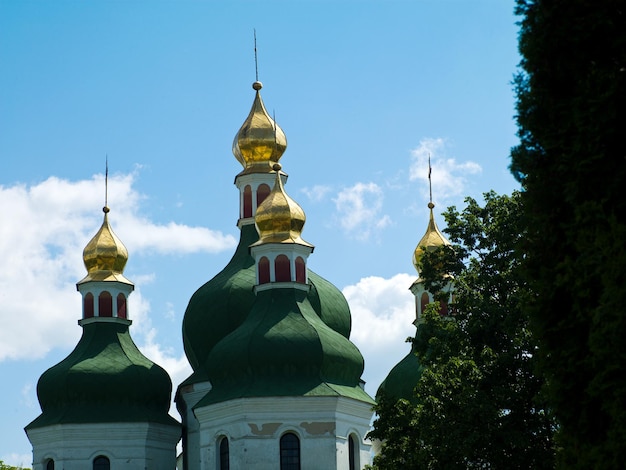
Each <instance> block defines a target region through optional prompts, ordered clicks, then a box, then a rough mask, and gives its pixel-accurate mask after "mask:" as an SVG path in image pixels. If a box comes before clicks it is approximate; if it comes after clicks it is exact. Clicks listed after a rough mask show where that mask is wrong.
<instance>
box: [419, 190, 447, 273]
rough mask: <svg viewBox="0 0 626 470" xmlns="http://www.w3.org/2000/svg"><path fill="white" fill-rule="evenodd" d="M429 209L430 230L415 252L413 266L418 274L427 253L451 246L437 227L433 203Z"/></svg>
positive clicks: (430, 203) (429, 204) (427, 230)
mask: <svg viewBox="0 0 626 470" xmlns="http://www.w3.org/2000/svg"><path fill="white" fill-rule="evenodd" d="M428 208H429V209H430V220H429V221H428V228H427V229H426V233H425V234H424V236H423V237H422V239H421V240H420V241H419V243H418V244H417V246H416V247H415V251H414V252H413V266H415V269H416V270H417V273H418V274H419V272H420V270H419V262H420V260H421V259H422V256H423V255H424V252H425V251H433V250H435V249H436V248H438V247H440V246H444V245H451V243H450V242H449V241H448V239H447V238H446V237H445V235H444V234H443V233H441V231H440V230H439V227H437V224H436V222H435V216H434V215H433V209H434V208H435V205H434V204H433V203H432V202H429V203H428Z"/></svg>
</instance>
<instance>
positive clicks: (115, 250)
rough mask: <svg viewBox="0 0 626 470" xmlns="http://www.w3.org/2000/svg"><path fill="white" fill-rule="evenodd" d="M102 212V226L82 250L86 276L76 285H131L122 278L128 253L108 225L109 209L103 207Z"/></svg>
mask: <svg viewBox="0 0 626 470" xmlns="http://www.w3.org/2000/svg"><path fill="white" fill-rule="evenodd" d="M102 212H104V221H103V222H102V226H101V227H100V230H98V233H96V234H95V235H94V237H93V238H92V239H91V240H90V241H89V243H87V246H86V247H85V249H84V250H83V262H84V263H85V268H87V276H86V277H85V278H83V279H82V280H81V281H79V282H78V284H83V283H85V282H88V281H118V282H123V283H126V284H132V283H131V282H130V281H129V280H128V279H126V278H125V277H124V267H125V266H126V262H127V261H128V251H127V250H126V247H125V246H124V244H123V243H122V242H121V240H120V239H119V238H118V237H117V235H115V233H113V230H112V229H111V226H110V225H109V219H108V213H109V208H108V207H107V206H104V207H103V208H102Z"/></svg>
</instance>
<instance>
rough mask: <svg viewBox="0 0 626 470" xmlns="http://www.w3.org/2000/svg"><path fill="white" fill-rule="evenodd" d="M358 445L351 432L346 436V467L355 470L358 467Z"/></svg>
mask: <svg viewBox="0 0 626 470" xmlns="http://www.w3.org/2000/svg"><path fill="white" fill-rule="evenodd" d="M358 452H359V446H358V445H357V440H356V438H355V437H354V434H352V435H351V436H350V437H349V438H348V468H349V469H350V470H356V469H357V468H359V454H358Z"/></svg>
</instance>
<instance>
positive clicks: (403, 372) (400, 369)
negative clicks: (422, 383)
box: [376, 348, 424, 404]
mask: <svg viewBox="0 0 626 470" xmlns="http://www.w3.org/2000/svg"><path fill="white" fill-rule="evenodd" d="M423 370H424V367H423V366H422V365H421V364H420V361H419V359H418V358H417V355H416V354H415V351H414V350H413V348H411V351H410V352H409V354H407V355H406V356H405V357H404V358H403V359H402V360H401V361H400V362H398V364H396V365H395V366H394V367H393V369H391V371H390V372H389V374H387V377H386V378H385V380H383V382H382V383H381V384H380V387H378V391H377V392H376V399H377V400H380V398H381V397H382V396H385V397H388V398H391V399H392V400H399V399H400V398H402V399H404V400H408V401H409V402H411V403H413V404H417V400H416V398H415V393H414V392H413V391H414V389H415V387H416V386H417V382H419V379H420V377H421V376H422V371H423Z"/></svg>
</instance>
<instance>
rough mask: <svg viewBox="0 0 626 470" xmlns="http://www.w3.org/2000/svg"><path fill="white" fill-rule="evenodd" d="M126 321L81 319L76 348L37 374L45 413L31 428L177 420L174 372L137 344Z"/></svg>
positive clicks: (163, 422)
mask: <svg viewBox="0 0 626 470" xmlns="http://www.w3.org/2000/svg"><path fill="white" fill-rule="evenodd" d="M128 324H129V322H124V321H119V320H113V321H111V322H103V321H100V322H93V323H88V324H83V335H82V337H81V339H80V341H79V342H78V344H77V346H76V348H75V349H74V351H72V352H71V353H70V355H69V356H68V357H67V358H65V359H64V360H63V361H61V362H60V363H59V364H57V365H55V366H53V367H51V368H50V369H48V370H47V371H46V372H44V374H43V375H42V376H41V378H40V379H39V382H38V384H37V395H38V398H39V403H40V404H41V409H42V414H41V415H40V416H39V417H38V418H37V419H35V421H33V422H32V423H30V424H29V425H28V426H27V429H32V428H39V427H43V426H50V425H56V424H66V423H105V422H108V423H110V422H152V423H160V424H167V425H178V423H177V422H176V420H175V419H174V418H172V417H171V416H170V415H169V414H168V411H169V407H170V396H171V392H172V383H171V381H170V378H169V376H168V375H167V372H165V370H163V369H162V368H161V367H159V366H158V365H156V364H154V363H153V362H151V361H150V360H148V359H147V358H146V357H145V356H144V355H143V354H141V352H140V351H139V350H138V349H137V346H136V345H135V343H134V342H133V340H132V339H131V337H130V334H129V332H128Z"/></svg>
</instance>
